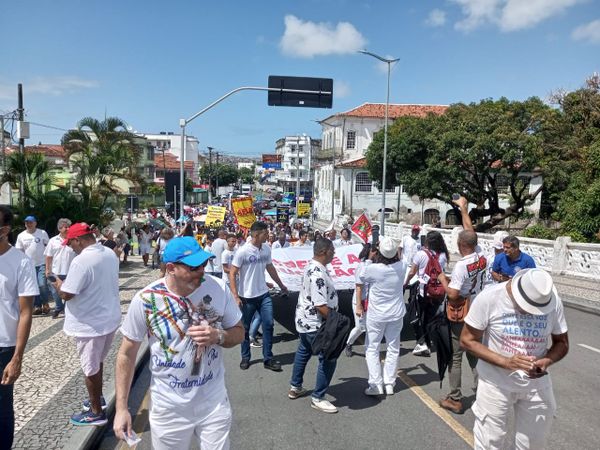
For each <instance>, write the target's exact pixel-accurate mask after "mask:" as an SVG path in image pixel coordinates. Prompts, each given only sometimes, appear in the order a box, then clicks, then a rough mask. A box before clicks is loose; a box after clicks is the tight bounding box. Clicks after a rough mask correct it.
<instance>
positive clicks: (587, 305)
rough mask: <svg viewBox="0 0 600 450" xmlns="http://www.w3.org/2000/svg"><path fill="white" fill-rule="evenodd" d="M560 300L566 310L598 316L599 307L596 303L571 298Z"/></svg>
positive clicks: (599, 313)
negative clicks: (570, 309)
mask: <svg viewBox="0 0 600 450" xmlns="http://www.w3.org/2000/svg"><path fill="white" fill-rule="evenodd" d="M561 300H562V302H563V305H565V306H566V307H568V308H572V309H576V310H578V311H581V312H584V313H588V314H594V315H596V316H600V305H598V304H597V303H598V302H594V301H593V300H586V299H583V298H579V297H572V296H571V297H570V298H569V299H568V300H567V299H565V298H561Z"/></svg>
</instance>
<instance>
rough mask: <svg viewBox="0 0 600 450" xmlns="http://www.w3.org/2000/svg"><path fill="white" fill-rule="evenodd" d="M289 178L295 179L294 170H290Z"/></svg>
mask: <svg viewBox="0 0 600 450" xmlns="http://www.w3.org/2000/svg"><path fill="white" fill-rule="evenodd" d="M290 177H291V178H296V171H295V170H290Z"/></svg>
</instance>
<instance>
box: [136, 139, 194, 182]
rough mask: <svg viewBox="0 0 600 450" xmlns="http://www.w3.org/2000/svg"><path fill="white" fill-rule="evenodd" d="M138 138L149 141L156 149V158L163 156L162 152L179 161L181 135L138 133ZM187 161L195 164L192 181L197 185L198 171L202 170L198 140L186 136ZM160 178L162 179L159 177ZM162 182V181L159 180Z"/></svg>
mask: <svg viewBox="0 0 600 450" xmlns="http://www.w3.org/2000/svg"><path fill="white" fill-rule="evenodd" d="M137 135H138V136H143V137H145V138H146V139H147V140H148V144H149V145H151V146H153V147H154V154H155V156H158V155H161V154H162V152H165V153H169V154H171V155H173V156H175V157H176V158H177V160H178V161H179V160H180V159H179V158H180V155H181V135H180V134H175V133H173V132H171V131H168V132H166V131H161V132H160V133H158V134H152V133H137ZM185 138H186V141H185V158H184V160H185V161H191V162H193V163H194V169H193V171H192V174H193V178H192V181H193V182H194V183H196V182H197V181H198V170H199V169H200V162H199V158H198V143H199V141H198V138H196V137H194V136H189V135H186V136H185ZM158 178H160V177H158ZM157 181H162V180H157Z"/></svg>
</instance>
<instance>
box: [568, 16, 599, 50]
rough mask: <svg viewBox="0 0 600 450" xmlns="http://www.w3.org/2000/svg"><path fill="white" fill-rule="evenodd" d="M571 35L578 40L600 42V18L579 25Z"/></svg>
mask: <svg viewBox="0 0 600 450" xmlns="http://www.w3.org/2000/svg"><path fill="white" fill-rule="evenodd" d="M571 37H572V38H573V39H575V40H576V41H588V42H590V43H592V44H600V19H597V20H594V21H592V22H590V23H586V24H584V25H580V26H578V27H577V28H575V29H574V30H573V33H572V34H571Z"/></svg>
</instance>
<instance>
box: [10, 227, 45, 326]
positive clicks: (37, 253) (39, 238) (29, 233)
mask: <svg viewBox="0 0 600 450" xmlns="http://www.w3.org/2000/svg"><path fill="white" fill-rule="evenodd" d="M49 241H50V238H49V237H48V233H46V232H45V231H44V230H41V229H39V228H38V227H37V219H36V218H35V216H27V217H25V231H22V232H21V233H19V235H18V236H17V242H16V244H15V248H17V249H19V250H21V251H22V252H23V253H25V254H26V255H27V256H29V257H30V258H31V260H32V261H33V265H34V266H35V274H36V276H37V282H38V287H39V289H40V295H38V296H36V297H35V301H34V305H33V306H34V309H33V315H34V316H39V315H41V314H48V313H50V306H49V305H48V299H49V298H50V291H49V290H48V285H47V284H46V259H45V258H46V257H45V256H44V251H45V250H46V246H47V245H48V242H49Z"/></svg>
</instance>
